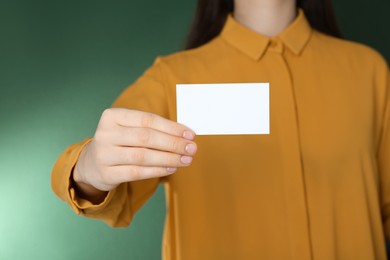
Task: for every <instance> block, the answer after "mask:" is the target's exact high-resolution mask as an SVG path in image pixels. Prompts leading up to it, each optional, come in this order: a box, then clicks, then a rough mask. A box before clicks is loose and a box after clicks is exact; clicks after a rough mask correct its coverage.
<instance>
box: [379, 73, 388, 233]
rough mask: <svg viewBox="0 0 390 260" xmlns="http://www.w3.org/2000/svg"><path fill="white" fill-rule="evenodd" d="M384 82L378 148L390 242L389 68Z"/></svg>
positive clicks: (383, 211)
mask: <svg viewBox="0 0 390 260" xmlns="http://www.w3.org/2000/svg"><path fill="white" fill-rule="evenodd" d="M384 82H385V83H384V86H385V91H384V92H385V102H384V109H383V111H384V112H383V120H382V123H381V126H382V127H381V130H380V133H381V134H380V139H379V146H378V147H379V150H378V168H379V176H380V193H381V204H382V205H381V209H382V218H383V224H384V231H385V236H386V239H387V240H390V72H389V70H388V68H387V73H386V76H385V80H384Z"/></svg>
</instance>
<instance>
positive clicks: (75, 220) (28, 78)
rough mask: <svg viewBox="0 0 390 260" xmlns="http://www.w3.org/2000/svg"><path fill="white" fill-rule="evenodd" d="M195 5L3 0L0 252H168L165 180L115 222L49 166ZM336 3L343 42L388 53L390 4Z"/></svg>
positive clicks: (38, 255)
mask: <svg viewBox="0 0 390 260" xmlns="http://www.w3.org/2000/svg"><path fill="white" fill-rule="evenodd" d="M194 2H195V0H170V1H161V0H143V1H131V0H126V1H125V0H112V1H98V0H95V1H92V0H79V1H75V0H68V1H58V0H34V1H32V0H12V1H11V0H9V1H6V0H3V1H0V259H4V260H8V259H11V260H14V259H15V260H16V259H33V260H35V259H44V260H45V259H52V260H57V259H75V260H76V259H96V260H98V259H147V260H148V259H151V260H153V259H160V257H161V237H162V232H163V221H164V214H165V205H164V197H163V190H162V188H160V189H159V190H158V192H157V194H156V195H155V196H154V197H153V198H152V199H151V201H150V202H149V203H148V204H147V205H146V206H145V207H144V208H143V209H142V210H141V211H140V212H139V214H138V215H137V216H136V218H135V220H134V222H133V223H132V225H131V227H130V228H121V229H113V228H110V227H108V226H106V225H105V224H104V223H102V222H99V221H96V220H90V219H85V218H83V217H79V216H77V215H75V214H74V213H73V212H72V211H71V210H70V208H69V207H68V206H67V205H66V204H64V203H63V202H61V201H60V200H59V199H58V198H57V197H55V196H54V194H53V193H52V191H51V188H50V171H51V168H52V166H53V164H54V162H55V160H56V158H57V157H58V156H59V155H60V153H61V152H62V151H63V150H64V149H65V148H66V146H68V145H69V144H71V143H74V142H77V141H79V140H81V139H83V138H84V137H86V136H91V135H93V132H94V129H95V127H96V124H97V121H98V119H99V116H100V114H101V112H102V111H103V109H104V108H106V107H108V106H110V104H111V103H112V102H113V100H114V99H115V98H116V97H117V96H118V94H119V93H120V92H121V90H122V89H123V88H125V87H126V86H128V85H129V84H130V83H131V82H133V81H134V80H135V79H136V78H137V77H138V76H139V75H140V74H141V73H142V72H143V71H144V70H145V69H146V68H147V67H148V66H149V65H150V64H151V63H152V61H153V60H154V58H155V57H156V56H157V55H165V54H169V53H172V52H175V51H177V50H180V49H181V47H182V43H183V39H184V37H185V35H186V31H187V30H188V27H189V23H190V20H191V17H192V13H193V10H194V6H195V3H194ZM335 6H336V13H337V16H338V20H339V22H340V24H341V28H342V30H343V32H344V35H345V37H346V38H348V39H352V40H356V41H360V42H364V43H366V44H369V45H371V46H373V47H374V48H376V49H378V50H379V51H380V52H381V53H382V54H383V55H384V56H385V57H386V58H387V59H388V60H390V22H389V20H388V17H389V15H390V1H388V0H370V1H366V0H337V3H335Z"/></svg>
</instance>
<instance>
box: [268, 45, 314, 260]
mask: <svg viewBox="0 0 390 260" xmlns="http://www.w3.org/2000/svg"><path fill="white" fill-rule="evenodd" d="M267 52H268V56H269V61H270V62H271V63H273V64H271V66H270V67H272V68H275V69H274V71H272V73H274V75H273V76H272V82H271V84H270V95H271V96H272V95H273V96H274V97H275V98H276V99H277V100H275V101H276V102H274V104H273V106H274V107H275V111H277V115H275V116H274V117H271V118H273V119H274V120H276V122H275V123H276V125H277V127H278V128H279V129H280V130H279V133H280V136H279V138H280V142H281V143H282V144H283V147H282V160H283V166H284V168H283V173H282V174H283V179H284V183H283V185H284V191H285V194H284V197H285V203H286V214H287V216H286V221H287V224H288V236H289V238H290V239H289V241H290V251H291V255H292V259H294V260H295V259H296V260H306V259H312V258H313V257H312V249H311V238H310V230H309V228H310V219H309V215H308V208H307V200H306V189H305V181H304V168H303V161H302V150H301V144H300V132H299V114H298V104H297V99H296V93H295V91H296V90H295V88H294V82H293V77H292V75H291V70H290V69H289V64H288V62H287V60H286V58H285V57H284V52H285V48H284V46H283V43H282V42H281V41H280V40H279V39H272V40H271V41H270V42H269V46H268V49H267ZM271 102H272V99H271ZM271 113H272V110H271ZM271 131H272V130H271Z"/></svg>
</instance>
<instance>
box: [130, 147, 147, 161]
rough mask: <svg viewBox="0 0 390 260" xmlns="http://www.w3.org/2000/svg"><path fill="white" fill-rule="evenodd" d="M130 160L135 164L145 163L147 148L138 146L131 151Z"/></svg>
mask: <svg viewBox="0 0 390 260" xmlns="http://www.w3.org/2000/svg"><path fill="white" fill-rule="evenodd" d="M130 161H131V162H132V163H133V164H137V165H141V164H143V163H145V149H142V148H138V149H135V150H134V151H133V152H131V153H130Z"/></svg>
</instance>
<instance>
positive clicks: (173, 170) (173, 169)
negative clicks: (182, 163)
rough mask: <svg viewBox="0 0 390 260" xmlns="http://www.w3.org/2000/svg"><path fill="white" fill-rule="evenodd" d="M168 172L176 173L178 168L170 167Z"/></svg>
mask: <svg viewBox="0 0 390 260" xmlns="http://www.w3.org/2000/svg"><path fill="white" fill-rule="evenodd" d="M167 171H168V172H175V171H177V168H173V167H169V168H167Z"/></svg>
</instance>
